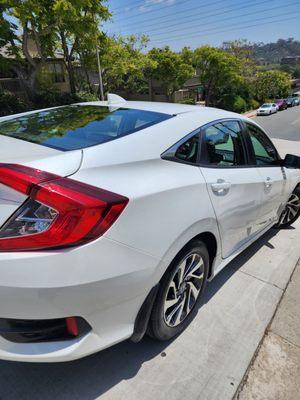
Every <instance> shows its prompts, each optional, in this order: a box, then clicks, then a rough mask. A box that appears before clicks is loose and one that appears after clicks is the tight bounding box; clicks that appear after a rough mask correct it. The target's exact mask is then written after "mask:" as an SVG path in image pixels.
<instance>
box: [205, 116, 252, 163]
mask: <svg viewBox="0 0 300 400" xmlns="http://www.w3.org/2000/svg"><path fill="white" fill-rule="evenodd" d="M203 131H204V132H203V143H204V153H205V154H204V158H205V160H203V161H204V162H205V163H207V164H212V165H216V166H220V167H228V166H229V167H230V166H238V165H245V163H246V159H245V152H244V146H243V138H242V131H241V127H240V124H239V122H238V121H222V122H218V123H216V124H214V125H210V126H208V127H207V128H204V130H203Z"/></svg>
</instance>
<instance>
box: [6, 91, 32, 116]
mask: <svg viewBox="0 0 300 400" xmlns="http://www.w3.org/2000/svg"><path fill="white" fill-rule="evenodd" d="M30 107H31V105H30V104H27V103H26V102H25V101H24V100H22V99H20V98H19V97H18V96H16V95H14V94H12V93H9V92H0V117H4V116H5V115H10V114H17V113H21V112H24V111H27V110H29V109H30Z"/></svg>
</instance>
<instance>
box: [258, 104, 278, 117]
mask: <svg viewBox="0 0 300 400" xmlns="http://www.w3.org/2000/svg"><path fill="white" fill-rule="evenodd" d="M278 110H279V107H278V105H277V104H276V103H265V104H263V105H262V106H260V107H259V109H258V110H257V111H256V114H257V115H270V114H274V113H277V111H278Z"/></svg>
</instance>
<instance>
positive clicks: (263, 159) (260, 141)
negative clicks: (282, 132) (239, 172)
mask: <svg viewBox="0 0 300 400" xmlns="http://www.w3.org/2000/svg"><path fill="white" fill-rule="evenodd" d="M246 125H247V130H248V133H249V136H250V140H251V144H252V148H253V154H254V158H255V162H256V165H259V166H265V165H268V166H270V165H277V164H278V155H277V151H276V149H275V147H274V146H273V144H272V142H271V140H270V139H269V138H268V136H267V135H265V133H264V132H262V131H261V130H260V129H259V128H258V127H256V126H255V125H251V124H246Z"/></svg>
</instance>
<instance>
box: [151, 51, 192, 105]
mask: <svg viewBox="0 0 300 400" xmlns="http://www.w3.org/2000/svg"><path fill="white" fill-rule="evenodd" d="M148 56H149V58H150V60H152V61H153V63H154V64H153V67H152V68H150V69H149V70H148V71H147V73H146V76H147V77H149V78H151V79H156V80H158V81H159V82H161V84H162V86H163V88H164V90H165V94H166V96H167V98H168V99H169V100H171V99H172V97H173V94H174V92H175V91H176V90H178V89H180V87H181V86H182V85H183V84H184V82H185V81H186V80H187V79H189V78H190V77H191V76H192V75H193V73H194V68H193V66H192V65H191V64H189V63H188V62H187V61H186V58H184V57H183V56H182V54H178V53H175V52H173V51H172V50H171V49H170V48H169V47H164V48H162V49H159V48H153V49H152V50H150V51H149V53H148Z"/></svg>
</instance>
